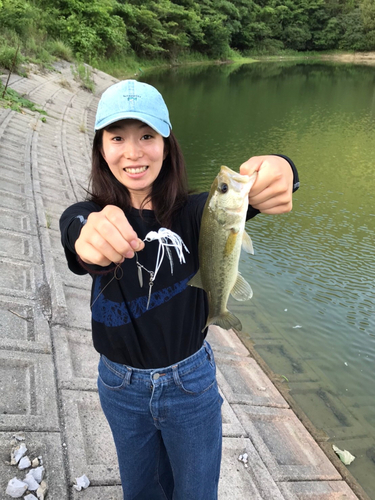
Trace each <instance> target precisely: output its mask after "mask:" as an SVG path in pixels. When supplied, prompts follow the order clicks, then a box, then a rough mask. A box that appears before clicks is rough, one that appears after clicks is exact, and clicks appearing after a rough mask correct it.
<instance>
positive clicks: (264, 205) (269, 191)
mask: <svg viewBox="0 0 375 500" xmlns="http://www.w3.org/2000/svg"><path fill="white" fill-rule="evenodd" d="M255 170H256V171H258V176H257V179H256V181H255V182H254V184H253V187H252V188H251V190H250V193H249V204H250V205H251V206H252V207H254V208H257V209H258V210H259V211H260V212H262V213H265V214H283V213H286V212H290V211H291V210H292V191H293V171H292V168H291V166H290V164H289V163H288V162H287V161H286V160H285V159H284V158H281V157H280V156H271V155H268V156H253V157H252V158H250V159H249V160H247V161H246V162H245V163H243V164H242V165H241V166H240V174H243V175H251V173H252V172H254V171H255Z"/></svg>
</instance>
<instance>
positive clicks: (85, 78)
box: [70, 63, 95, 92]
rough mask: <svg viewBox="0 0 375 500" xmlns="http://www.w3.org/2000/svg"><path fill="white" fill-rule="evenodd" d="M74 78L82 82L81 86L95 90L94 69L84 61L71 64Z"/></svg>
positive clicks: (91, 90)
mask: <svg viewBox="0 0 375 500" xmlns="http://www.w3.org/2000/svg"><path fill="white" fill-rule="evenodd" d="M70 68H71V70H72V74H73V77H74V79H75V80H76V81H77V82H79V83H80V85H81V87H83V88H84V89H86V90H88V91H90V92H94V91H95V83H94V80H93V79H92V69H91V68H89V67H88V66H87V65H86V64H84V63H75V65H74V66H70Z"/></svg>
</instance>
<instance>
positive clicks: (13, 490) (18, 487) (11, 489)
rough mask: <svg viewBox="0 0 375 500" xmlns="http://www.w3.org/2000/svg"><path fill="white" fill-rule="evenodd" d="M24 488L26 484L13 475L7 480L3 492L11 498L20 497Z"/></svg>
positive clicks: (25, 488)
mask: <svg viewBox="0 0 375 500" xmlns="http://www.w3.org/2000/svg"><path fill="white" fill-rule="evenodd" d="M26 490H27V484H26V483H24V482H23V481H20V480H19V479H17V478H16V477H14V478H13V479H11V480H10V481H9V483H8V486H7V489H6V491H5V493H6V494H7V495H9V496H11V497H12V498H21V497H22V495H23V494H24V493H25V491H26Z"/></svg>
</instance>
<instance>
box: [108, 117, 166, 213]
mask: <svg viewBox="0 0 375 500" xmlns="http://www.w3.org/2000/svg"><path fill="white" fill-rule="evenodd" d="M101 153H102V155H103V158H104V159H105V161H106V162H107V164H108V166H109V168H110V170H111V172H112V174H113V175H114V176H115V177H116V179H117V180H118V181H119V182H121V184H123V185H124V186H126V187H127V188H128V190H129V193H130V197H131V201H132V204H133V206H134V207H135V208H139V207H140V206H141V203H142V201H143V200H144V198H145V197H146V196H147V195H148V194H149V193H150V192H151V187H152V184H153V182H154V180H155V179H156V178H157V176H158V175H159V173H160V170H161V168H162V164H163V160H164V159H165V157H166V152H165V148H164V139H163V137H162V136H161V135H160V134H158V133H157V132H155V130H154V129H152V128H151V127H149V126H148V125H146V124H145V123H143V122H141V121H139V120H121V121H119V122H116V123H114V124H113V125H110V126H109V127H108V128H107V130H103V139H102V149H101ZM147 208H151V206H150V205H149V204H148V205H147Z"/></svg>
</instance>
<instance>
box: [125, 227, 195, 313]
mask: <svg viewBox="0 0 375 500" xmlns="http://www.w3.org/2000/svg"><path fill="white" fill-rule="evenodd" d="M155 240H158V241H159V247H158V254H157V257H156V265H155V270H154V271H149V270H148V269H146V268H145V267H144V266H142V264H141V263H140V262H139V260H138V255H137V253H136V254H135V257H136V261H137V267H138V281H139V286H140V287H141V288H142V287H143V275H142V269H144V270H145V271H146V272H148V273H149V275H150V279H149V283H148V287H149V288H148V300H147V307H146V310H148V307H149V305H150V299H151V292H152V287H153V285H154V281H155V278H156V275H157V274H158V271H159V269H160V266H161V264H162V262H163V260H164V257H165V253H167V257H168V259H169V265H170V267H171V274H172V275H173V258H172V251H171V247H172V248H174V249H175V250H176V253H177V257H178V258H179V261H180V264H185V262H186V260H185V256H184V250H186V252H187V253H190V252H189V250H188V249H187V247H186V245H185V243H184V242H183V240H182V238H181V236H179V235H178V234H176V233H174V232H173V231H171V230H170V229H167V228H165V227H161V228H160V229H159V231H158V232H156V231H150V232H149V233H148V234H147V235H146V237H145V239H144V240H143V241H144V242H150V241H155Z"/></svg>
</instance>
